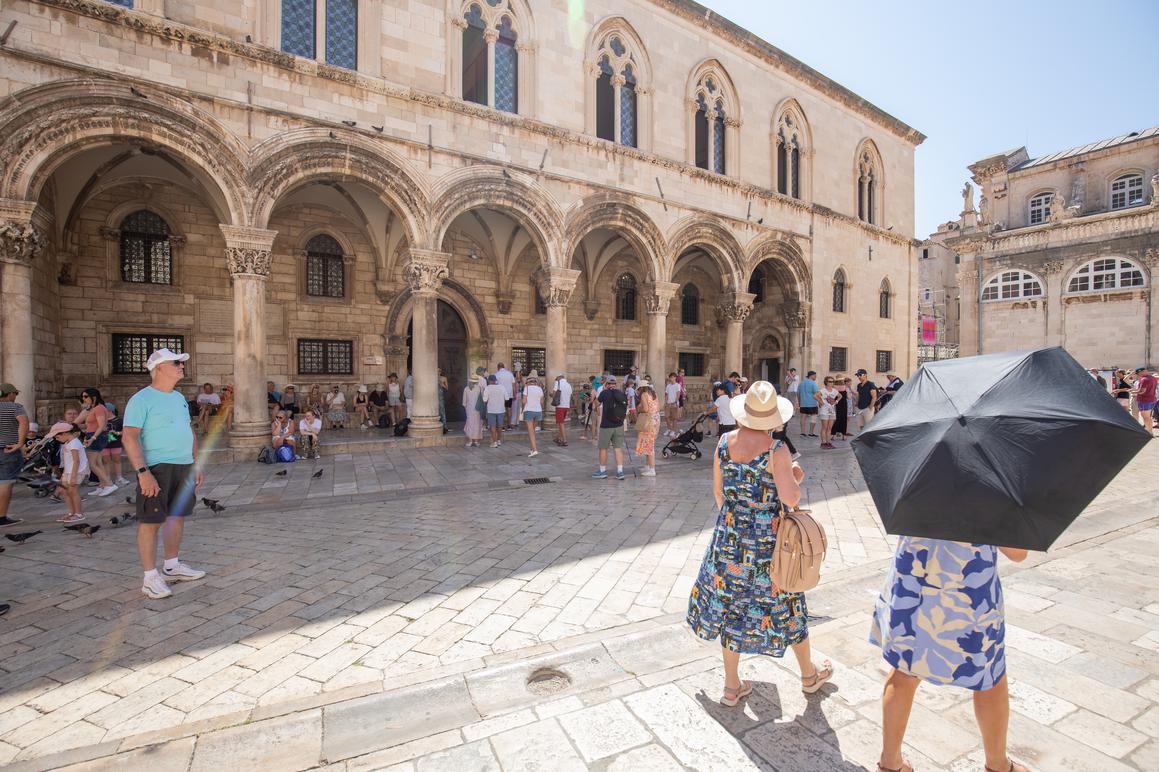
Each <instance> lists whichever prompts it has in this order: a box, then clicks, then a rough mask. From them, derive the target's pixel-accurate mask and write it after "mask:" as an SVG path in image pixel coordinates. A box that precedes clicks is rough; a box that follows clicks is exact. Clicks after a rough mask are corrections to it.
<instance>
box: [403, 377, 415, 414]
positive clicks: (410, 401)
mask: <svg viewBox="0 0 1159 772" xmlns="http://www.w3.org/2000/svg"><path fill="white" fill-rule="evenodd" d="M402 399H403V402H405V403H406V417H407V418H414V415H413V413H414V401H415V377H414V373H407V374H406V380H404V381H403V382H402Z"/></svg>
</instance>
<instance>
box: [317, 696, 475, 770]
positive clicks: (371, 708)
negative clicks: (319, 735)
mask: <svg viewBox="0 0 1159 772" xmlns="http://www.w3.org/2000/svg"><path fill="white" fill-rule="evenodd" d="M323 710H324V714H325V720H324V723H325V727H326V742H325V747H324V748H323V755H324V756H325V758H326V759H328V760H329V761H332V762H333V761H338V760H340V759H347V758H350V757H352V756H360V755H362V754H364V753H370V752H372V751H377V750H380V749H382V748H389V747H391V746H394V745H399V744H401V743H405V742H409V741H410V740H415V739H418V738H420V737H426V736H427V735H432V734H435V733H437V732H442V731H444V730H447V729H454V728H457V727H460V726H463V725H465V724H470V723H473V722H475V721H478V720H479V718H480V716H479V713H478V711H476V710H475V706H474V705H473V704H472V703H471V695H470V693H468V691H467V686H466V684H465V683H464V682H463V679H462V678H458V677H455V678H445V679H441V680H438V681H432V682H430V683H425V684H419V685H417V686H411V687H408V688H406V689H398V690H396V691H393V692H387V693H385V694H373V695H370V696H368V697H361V698H359V699H356V700H349V701H347V702H340V703H337V704H335V705H329V706H327V707H326V708H324V709H323Z"/></svg>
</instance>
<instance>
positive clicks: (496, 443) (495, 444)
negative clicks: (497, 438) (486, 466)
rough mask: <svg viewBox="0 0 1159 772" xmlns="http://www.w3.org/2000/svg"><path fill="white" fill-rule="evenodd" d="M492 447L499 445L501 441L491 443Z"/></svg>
mask: <svg viewBox="0 0 1159 772" xmlns="http://www.w3.org/2000/svg"><path fill="white" fill-rule="evenodd" d="M491 447H493V448H497V447H499V443H498V442H492V443H491Z"/></svg>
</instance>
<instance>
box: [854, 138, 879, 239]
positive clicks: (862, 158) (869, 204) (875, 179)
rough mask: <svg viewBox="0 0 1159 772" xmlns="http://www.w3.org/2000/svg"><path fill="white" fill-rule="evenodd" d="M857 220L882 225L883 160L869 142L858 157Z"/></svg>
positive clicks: (864, 145)
mask: <svg viewBox="0 0 1159 772" xmlns="http://www.w3.org/2000/svg"><path fill="white" fill-rule="evenodd" d="M857 219H859V220H861V221H863V222H867V223H869V224H871V225H880V224H881V160H880V158H879V157H878V155H877V151H876V149H875V148H873V147H872V143H869V142H866V143H865V144H863V145H862V148H861V150H860V151H859V153H858V156H857Z"/></svg>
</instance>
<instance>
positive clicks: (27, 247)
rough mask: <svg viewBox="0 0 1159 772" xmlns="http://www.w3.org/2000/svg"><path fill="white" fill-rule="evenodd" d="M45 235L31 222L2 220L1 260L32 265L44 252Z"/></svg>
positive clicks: (0, 232)
mask: <svg viewBox="0 0 1159 772" xmlns="http://www.w3.org/2000/svg"><path fill="white" fill-rule="evenodd" d="M44 244H45V239H44V234H42V233H41V232H40V231H39V230H37V229H36V227H35V226H34V225H33V224H32V223H30V222H19V221H17V220H0V260H3V261H4V262H8V263H30V262H32V261H33V260H34V259H36V258H37V257H39V256H40V253H41V252H43V251H44Z"/></svg>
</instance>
